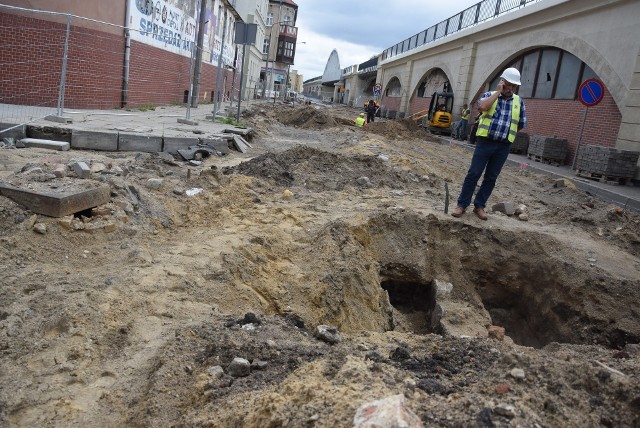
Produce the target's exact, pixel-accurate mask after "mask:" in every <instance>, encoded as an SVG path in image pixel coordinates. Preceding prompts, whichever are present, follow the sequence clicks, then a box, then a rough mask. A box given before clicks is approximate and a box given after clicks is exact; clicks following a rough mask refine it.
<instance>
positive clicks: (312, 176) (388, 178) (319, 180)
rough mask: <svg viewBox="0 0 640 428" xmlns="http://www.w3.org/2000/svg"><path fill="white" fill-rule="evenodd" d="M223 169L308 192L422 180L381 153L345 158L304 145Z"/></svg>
mask: <svg viewBox="0 0 640 428" xmlns="http://www.w3.org/2000/svg"><path fill="white" fill-rule="evenodd" d="M223 172H224V173H225V174H244V175H249V176H252V177H257V178H261V179H266V180H268V181H269V182H271V183H272V184H273V185H276V186H280V187H291V186H295V187H304V188H306V189H308V190H311V191H327V190H333V191H335V190H338V191H339V190H343V189H344V188H345V186H354V187H363V188H367V187H382V186H387V187H393V188H395V189H403V188H405V187H407V186H408V185H411V184H413V183H419V182H420V181H421V180H423V179H422V178H421V177H418V176H417V175H416V174H415V173H405V172H402V171H399V170H394V169H393V168H392V167H390V166H389V165H388V163H386V162H385V161H384V160H383V158H381V157H380V156H360V155H356V156H349V157H346V156H342V155H339V154H335V153H329V152H325V151H321V150H318V149H314V148H310V147H305V146H297V147H295V148H293V149H290V150H287V151H285V152H282V153H267V154H264V155H260V156H258V157H255V158H253V159H251V160H250V161H247V162H243V163H241V164H240V165H238V166H235V167H230V168H225V170H224V171H223ZM431 181H433V180H430V182H431Z"/></svg>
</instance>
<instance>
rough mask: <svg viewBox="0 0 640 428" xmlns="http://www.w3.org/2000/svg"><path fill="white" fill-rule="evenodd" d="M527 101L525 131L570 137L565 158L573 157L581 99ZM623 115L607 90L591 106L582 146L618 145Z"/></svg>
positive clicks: (578, 134)
mask: <svg viewBox="0 0 640 428" xmlns="http://www.w3.org/2000/svg"><path fill="white" fill-rule="evenodd" d="M524 102H525V106H526V109H527V110H526V111H527V128H526V129H525V130H524V132H526V133H528V134H529V135H547V136H557V137H558V138H566V139H567V140H568V141H569V155H568V157H567V159H566V161H571V160H572V159H573V156H574V154H575V150H576V145H577V144H578V139H579V138H580V126H581V124H582V119H583V118H584V112H585V106H583V105H582V103H580V101H573V100H543V99H525V100H524ZM621 119H622V117H621V114H620V111H619V110H618V106H617V105H616V103H615V102H614V100H613V97H611V94H609V92H608V91H606V90H605V96H604V98H603V100H602V102H601V103H600V104H598V105H597V106H594V107H589V111H588V113H587V119H586V122H585V124H584V131H583V133H582V142H581V143H580V144H581V146H586V145H597V146H606V147H615V144H616V139H617V137H618V129H619V128H620V122H621Z"/></svg>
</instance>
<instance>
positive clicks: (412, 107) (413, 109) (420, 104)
mask: <svg viewBox="0 0 640 428" xmlns="http://www.w3.org/2000/svg"><path fill="white" fill-rule="evenodd" d="M429 104H431V97H426V98H425V97H416V96H415V95H414V96H412V97H411V100H410V101H409V112H408V113H407V114H408V115H410V114H414V113H417V112H419V111H424V113H423V114H426V113H427V111H428V110H429Z"/></svg>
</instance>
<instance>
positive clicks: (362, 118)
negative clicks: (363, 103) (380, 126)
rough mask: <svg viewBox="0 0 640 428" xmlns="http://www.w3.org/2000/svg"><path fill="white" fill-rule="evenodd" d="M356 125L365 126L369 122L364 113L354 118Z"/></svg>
mask: <svg viewBox="0 0 640 428" xmlns="http://www.w3.org/2000/svg"><path fill="white" fill-rule="evenodd" d="M353 121H354V122H355V124H356V126H359V127H363V126H365V125H366V124H367V119H366V118H365V116H364V113H360V115H359V116H358V117H356V118H355V119H354V120H353Z"/></svg>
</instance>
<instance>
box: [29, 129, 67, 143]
mask: <svg viewBox="0 0 640 428" xmlns="http://www.w3.org/2000/svg"><path fill="white" fill-rule="evenodd" d="M71 135H73V133H72V131H71V129H69V128H58V127H55V126H36V125H28V126H27V137H28V138H39V139H41V140H53V141H64V142H67V143H69V144H71Z"/></svg>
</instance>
